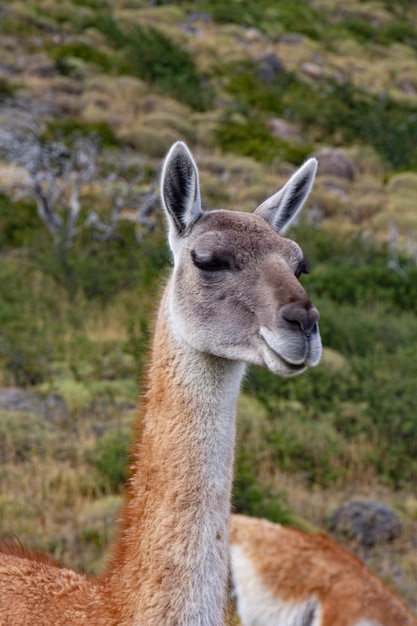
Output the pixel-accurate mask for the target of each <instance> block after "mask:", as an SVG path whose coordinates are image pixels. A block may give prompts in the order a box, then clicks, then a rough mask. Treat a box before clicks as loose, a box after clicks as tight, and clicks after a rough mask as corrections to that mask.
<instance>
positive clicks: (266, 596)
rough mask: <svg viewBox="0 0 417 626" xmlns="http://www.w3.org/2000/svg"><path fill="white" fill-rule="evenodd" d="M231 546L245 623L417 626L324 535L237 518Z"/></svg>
mask: <svg viewBox="0 0 417 626" xmlns="http://www.w3.org/2000/svg"><path fill="white" fill-rule="evenodd" d="M230 544H231V570H232V577H233V586H234V594H235V598H236V604H237V609H238V614H239V617H240V620H241V622H242V625H243V626H417V620H416V619H415V618H414V617H413V615H412V614H411V611H410V610H409V609H408V608H407V606H406V605H405V604H404V603H403V602H402V600H400V598H399V597H398V596H397V595H396V594H395V593H394V592H393V591H391V589H389V587H388V586H387V585H386V584H385V583H383V582H382V581H381V580H380V579H379V578H378V577H377V576H376V574H374V573H373V572H372V571H371V570H369V569H368V568H367V567H366V566H365V565H364V564H363V563H362V562H361V561H360V560H359V559H357V558H356V557H355V556H354V555H353V554H352V553H351V552H349V550H347V549H346V548H344V547H342V546H341V545H339V544H338V543H337V542H336V541H334V540H333V539H331V538H330V537H329V536H328V535H326V534H324V533H318V534H310V533H305V532H302V531H301V530H298V529H296V528H288V527H284V526H281V525H279V524H273V523H271V522H269V521H267V520H262V519H254V518H250V517H247V516H245V515H233V516H232V521H231V530H230Z"/></svg>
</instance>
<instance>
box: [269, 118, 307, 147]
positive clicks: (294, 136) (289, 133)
mask: <svg viewBox="0 0 417 626" xmlns="http://www.w3.org/2000/svg"><path fill="white" fill-rule="evenodd" d="M268 128H269V130H270V131H271V134H272V135H273V136H274V137H275V138H276V139H281V140H282V141H296V142H302V141H303V138H302V136H301V135H300V133H299V132H298V129H297V128H296V126H295V125H294V124H291V123H290V122H287V120H283V119H281V118H279V117H271V119H269V120H268Z"/></svg>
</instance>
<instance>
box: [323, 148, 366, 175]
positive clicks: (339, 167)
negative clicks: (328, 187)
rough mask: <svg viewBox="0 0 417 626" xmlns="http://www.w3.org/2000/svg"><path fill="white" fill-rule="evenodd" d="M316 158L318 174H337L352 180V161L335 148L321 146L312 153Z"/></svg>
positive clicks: (353, 168) (353, 173) (353, 171)
mask: <svg viewBox="0 0 417 626" xmlns="http://www.w3.org/2000/svg"><path fill="white" fill-rule="evenodd" d="M313 156H315V157H316V158H317V159H318V162H319V165H318V169H317V175H318V176H326V175H328V176H339V177H340V178H346V179H347V180H350V181H353V180H354V178H355V174H356V172H355V167H354V165H353V163H352V161H351V160H350V159H349V158H348V157H347V156H346V155H345V154H344V153H343V152H342V151H341V150H338V149H337V148H322V149H321V150H318V151H317V152H315V153H314V154H313Z"/></svg>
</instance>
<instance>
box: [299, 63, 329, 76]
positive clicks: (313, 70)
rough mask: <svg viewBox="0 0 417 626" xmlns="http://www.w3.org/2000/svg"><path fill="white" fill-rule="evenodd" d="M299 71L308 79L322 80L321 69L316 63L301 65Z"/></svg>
mask: <svg viewBox="0 0 417 626" xmlns="http://www.w3.org/2000/svg"><path fill="white" fill-rule="evenodd" d="M301 71H302V72H303V74H306V75H307V76H310V78H315V79H317V78H322V76H323V74H324V73H323V68H322V67H321V66H320V65H318V64H317V63H308V62H307V63H303V64H302V66H301Z"/></svg>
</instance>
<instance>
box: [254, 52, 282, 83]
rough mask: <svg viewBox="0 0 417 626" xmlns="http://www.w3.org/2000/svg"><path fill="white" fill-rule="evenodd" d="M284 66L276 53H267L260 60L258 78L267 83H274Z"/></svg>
mask: <svg viewBox="0 0 417 626" xmlns="http://www.w3.org/2000/svg"><path fill="white" fill-rule="evenodd" d="M282 68H283V65H282V63H281V61H280V60H279V58H278V57H277V56H276V55H275V54H273V53H271V54H266V55H265V56H264V57H262V58H261V59H260V61H259V62H258V78H260V79H261V80H263V81H265V82H266V83H273V82H274V80H275V78H276V76H277V74H278V73H279V72H281V71H282Z"/></svg>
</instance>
